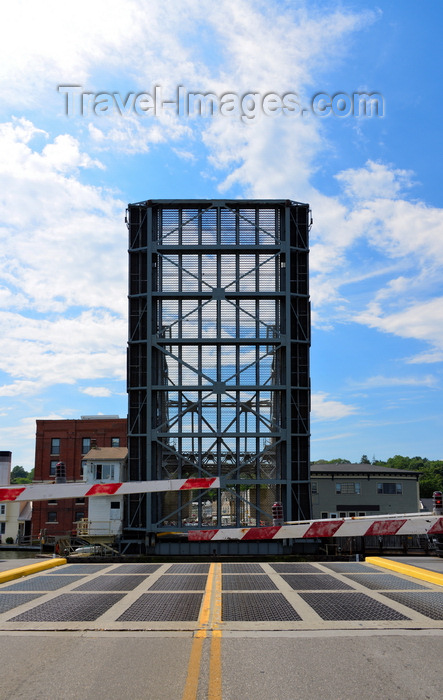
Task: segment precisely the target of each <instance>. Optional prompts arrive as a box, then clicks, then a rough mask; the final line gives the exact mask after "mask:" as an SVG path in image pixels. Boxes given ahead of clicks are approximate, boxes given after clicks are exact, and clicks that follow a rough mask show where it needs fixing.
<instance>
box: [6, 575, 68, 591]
mask: <svg viewBox="0 0 443 700" xmlns="http://www.w3.org/2000/svg"><path fill="white" fill-rule="evenodd" d="M81 579H82V576H31V577H30V578H27V579H26V580H25V581H18V582H17V583H14V584H12V585H11V586H5V587H4V588H2V591H56V590H58V589H59V588H63V586H68V585H69V584H70V583H75V581H81Z"/></svg>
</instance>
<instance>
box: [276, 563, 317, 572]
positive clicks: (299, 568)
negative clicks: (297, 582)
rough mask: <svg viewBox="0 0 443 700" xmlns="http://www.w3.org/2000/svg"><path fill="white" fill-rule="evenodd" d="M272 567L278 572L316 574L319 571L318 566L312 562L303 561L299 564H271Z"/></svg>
mask: <svg viewBox="0 0 443 700" xmlns="http://www.w3.org/2000/svg"><path fill="white" fill-rule="evenodd" d="M271 567H272V568H273V569H274V571H276V572H277V573H278V574H310V573H312V574H315V573H318V569H317V567H315V566H313V565H312V564H305V563H303V562H301V563H297V564H271Z"/></svg>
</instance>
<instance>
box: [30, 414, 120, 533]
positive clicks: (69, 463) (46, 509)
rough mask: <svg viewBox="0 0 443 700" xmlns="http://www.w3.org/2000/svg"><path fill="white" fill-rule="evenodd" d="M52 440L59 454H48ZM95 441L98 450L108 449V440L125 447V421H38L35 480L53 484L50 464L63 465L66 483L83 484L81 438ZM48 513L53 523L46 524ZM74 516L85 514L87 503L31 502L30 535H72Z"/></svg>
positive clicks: (98, 419)
mask: <svg viewBox="0 0 443 700" xmlns="http://www.w3.org/2000/svg"><path fill="white" fill-rule="evenodd" d="M53 438H58V439H59V440H60V450H59V454H54V453H51V445H52V440H53ZM84 438H89V439H91V440H96V444H97V446H98V447H111V438H119V439H120V445H119V446H120V447H126V446H127V421H126V418H101V419H100V418H90V419H79V420H38V421H37V432H36V442H35V472H34V480H35V481H46V482H50V481H54V479H55V477H54V476H51V474H50V466H51V462H60V461H61V462H64V463H65V465H66V480H67V481H68V482H69V481H82V472H81V468H82V457H83V453H82V446H83V439H84ZM48 513H56V520H55V522H49V517H50V516H49V515H48ZM77 513H83V514H84V515H83V517H87V515H88V507H87V500H86V502H85V503H84V504H82V503H79V502H76V501H75V500H74V499H67V500H61V501H58V502H57V503H54V504H51V503H48V501H34V503H33V511H32V532H33V536H34V537H36V536H37V535H38V533H39V532H40V530H42V529H46V531H47V534H48V535H51V534H62V533H66V532H71V530H72V528H73V523H74V522H75V520H77V515H76V514H77Z"/></svg>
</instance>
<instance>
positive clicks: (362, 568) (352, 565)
mask: <svg viewBox="0 0 443 700" xmlns="http://www.w3.org/2000/svg"><path fill="white" fill-rule="evenodd" d="M322 566H327V568H328V569H331V570H332V571H335V573H337V574H347V573H350V574H351V573H356V574H364V573H366V574H368V573H370V572H371V571H374V569H373V568H372V567H370V566H369V565H368V564H359V563H358V562H356V561H339V562H334V563H329V562H328V563H324V564H323V563H322Z"/></svg>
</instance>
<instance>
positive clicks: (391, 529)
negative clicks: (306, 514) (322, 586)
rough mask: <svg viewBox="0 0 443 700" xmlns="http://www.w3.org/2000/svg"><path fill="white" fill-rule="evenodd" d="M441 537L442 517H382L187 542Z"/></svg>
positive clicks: (232, 532) (225, 531) (205, 534)
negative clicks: (404, 536) (406, 536)
mask: <svg viewBox="0 0 443 700" xmlns="http://www.w3.org/2000/svg"><path fill="white" fill-rule="evenodd" d="M442 533H443V517H441V516H438V515H432V514H430V513H427V514H423V515H422V514H413V515H409V514H408V515H385V516H380V515H379V516H377V517H371V516H365V517H362V518H343V519H338V518H334V519H333V520H307V521H304V522H299V523H290V524H288V525H270V526H269V527H244V528H221V529H219V530H216V529H215V530H194V531H192V530H190V531H189V532H188V540H189V541H191V542H196V541H200V542H201V541H204V540H213V541H216V540H282V539H306V538H317V537H369V536H370V535H377V536H384V535H436V534H442Z"/></svg>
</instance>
